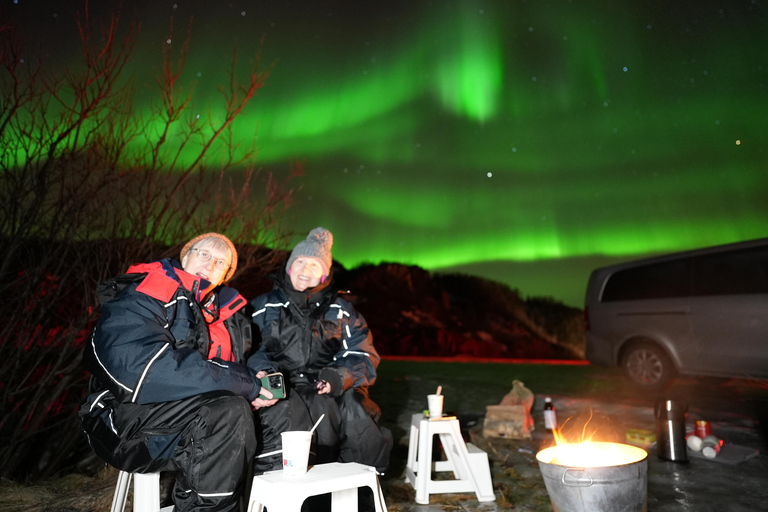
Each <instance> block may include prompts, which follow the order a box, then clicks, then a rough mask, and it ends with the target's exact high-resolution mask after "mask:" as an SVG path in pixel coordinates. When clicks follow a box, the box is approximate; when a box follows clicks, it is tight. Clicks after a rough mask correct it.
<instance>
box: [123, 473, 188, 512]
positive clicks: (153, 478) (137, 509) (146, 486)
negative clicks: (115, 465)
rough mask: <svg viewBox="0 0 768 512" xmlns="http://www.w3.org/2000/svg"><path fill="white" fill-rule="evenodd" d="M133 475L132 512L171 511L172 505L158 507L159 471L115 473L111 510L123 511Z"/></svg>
mask: <svg viewBox="0 0 768 512" xmlns="http://www.w3.org/2000/svg"><path fill="white" fill-rule="evenodd" d="M131 477H133V512H171V511H172V510H173V505H171V506H168V507H163V508H160V473H146V474H142V473H128V472H127V471H121V472H120V474H118V475H117V485H116V486H115V495H114V496H112V508H111V512H123V511H124V510H125V500H126V499H127V498H128V486H130V485H131Z"/></svg>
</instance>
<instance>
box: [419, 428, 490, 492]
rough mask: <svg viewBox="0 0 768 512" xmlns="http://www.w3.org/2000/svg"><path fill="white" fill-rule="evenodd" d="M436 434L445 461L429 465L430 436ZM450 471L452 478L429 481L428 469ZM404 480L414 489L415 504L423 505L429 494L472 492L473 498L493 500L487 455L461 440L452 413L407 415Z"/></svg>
mask: <svg viewBox="0 0 768 512" xmlns="http://www.w3.org/2000/svg"><path fill="white" fill-rule="evenodd" d="M435 434H438V435H440V442H441V443H442V445H443V450H444V451H445V456H446V458H447V459H448V460H441V461H436V462H435V463H434V468H433V467H432V436H434V435H435ZM441 471H452V472H453V474H454V477H455V480H432V472H441ZM405 481H406V482H408V483H409V484H411V485H412V486H413V487H414V489H416V503H419V504H421V505H426V504H428V503H429V495H430V494H440V493H459V492H474V493H475V495H476V496H477V501H494V500H495V499H496V496H495V495H494V494H493V483H492V482H491V469H490V466H489V465H488V454H487V453H485V452H484V451H482V450H481V449H480V448H478V447H476V446H475V445H473V444H472V443H466V444H465V443H464V438H463V437H461V428H460V426H459V420H458V419H456V417H455V416H445V417H442V418H434V419H430V418H427V417H426V416H424V415H423V414H421V413H418V414H414V415H413V416H411V436H410V442H409V444H408V462H407V464H406V467H405Z"/></svg>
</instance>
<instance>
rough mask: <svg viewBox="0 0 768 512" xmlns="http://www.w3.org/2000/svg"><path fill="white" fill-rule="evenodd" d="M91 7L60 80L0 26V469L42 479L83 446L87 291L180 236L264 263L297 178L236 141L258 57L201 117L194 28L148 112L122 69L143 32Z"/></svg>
mask: <svg viewBox="0 0 768 512" xmlns="http://www.w3.org/2000/svg"><path fill="white" fill-rule="evenodd" d="M87 12H88V11H87V4H86V11H85V14H84V15H83V16H82V17H81V18H80V21H79V23H78V25H77V29H78V31H79V36H80V41H81V42H82V62H81V64H80V65H79V66H76V67H70V68H67V69H66V70H65V71H64V72H60V73H56V72H54V71H53V70H49V69H47V68H46V67H45V65H44V64H43V63H41V62H30V61H29V59H24V60H25V62H24V63H23V64H22V60H21V59H20V55H22V50H23V44H22V40H21V38H19V37H17V36H16V35H15V34H14V31H13V30H12V28H10V27H9V26H3V27H0V240H1V241H2V247H3V250H2V252H1V253H0V294H2V296H3V297H5V298H6V301H5V303H6V309H5V315H4V319H3V322H2V324H0V347H1V348H2V354H3V357H2V358H0V375H2V381H1V382H0V404H2V405H1V409H0V413H1V414H0V460H3V461H4V463H3V464H2V467H0V476H3V477H13V478H22V479H35V478H40V477H46V476H49V475H51V474H53V473H55V472H56V471H57V470H58V469H60V468H61V467H62V466H63V465H65V464H67V463H68V462H67V461H68V459H69V458H71V456H72V452H73V449H74V447H75V446H76V445H77V444H78V443H81V441H82V438H81V434H80V432H79V428H78V426H77V424H76V421H75V410H76V407H77V404H78V402H79V401H80V400H81V399H82V396H83V394H84V389H85V385H86V380H87V376H86V374H85V372H84V371H83V370H82V368H81V364H80V359H81V351H82V344H83V342H84V339H85V338H86V336H87V334H88V332H89V330H90V328H91V326H92V324H93V322H94V320H95V318H96V316H97V314H98V307H97V301H96V298H95V289H96V284H97V283H98V282H99V281H101V280H103V279H105V278H106V277H108V276H110V275H114V274H117V273H120V272H124V271H125V270H126V268H127V266H128V265H129V264H130V263H133V262H139V261H152V260H154V259H158V258H160V257H167V256H175V255H177V254H178V251H179V249H180V246H181V244H183V243H184V242H185V241H186V240H188V239H190V238H191V237H193V236H195V235H197V234H200V233H202V232H206V231H214V230H215V231H219V232H222V233H225V234H227V235H228V236H230V238H232V240H233V241H234V242H235V243H236V244H238V245H239V249H240V266H239V269H241V270H244V269H246V268H247V267H249V266H251V267H252V266H254V265H257V266H261V267H263V268H268V267H270V265H272V264H274V255H273V253H272V252H271V251H270V250H266V249H265V247H266V246H267V245H269V246H270V247H276V246H280V245H281V242H282V240H283V239H284V236H285V234H284V233H283V231H282V230H281V228H280V218H281V214H282V212H283V211H284V209H285V208H286V207H287V206H288V204H289V203H290V199H291V190H290V189H289V188H288V187H289V180H290V179H291V178H292V177H293V176H295V175H296V173H299V172H300V168H297V169H294V170H293V172H292V173H291V175H290V176H288V177H284V178H282V179H276V178H275V177H274V176H272V175H271V174H266V173H262V172H259V170H258V169H256V168H255V167H254V163H255V156H256V150H255V147H254V146H253V144H252V143H250V144H247V145H241V144H240V143H239V141H238V140H237V139H235V137H234V136H233V130H232V128H233V123H234V122H235V120H236V119H237V118H238V116H239V115H240V114H241V113H242V112H243V109H244V108H245V107H246V106H247V105H248V104H249V103H250V102H251V100H252V99H253V97H254V95H255V94H256V92H257V91H258V89H259V88H260V87H262V85H263V84H264V80H265V79H266V77H267V75H268V71H262V70H260V69H259V55H256V56H255V57H254V60H253V62H252V63H251V65H250V67H249V68H248V70H247V71H246V72H244V73H241V72H239V71H238V70H239V68H240V65H239V63H238V61H237V56H236V54H234V53H233V56H232V61H231V65H230V66H229V70H228V72H227V75H226V77H227V79H226V82H225V85H222V86H221V87H220V88H219V98H218V101H219V102H220V104H221V106H222V108H221V109H220V110H217V111H216V112H215V113H213V112H214V110H213V109H210V110H209V115H207V116H206V118H205V119H204V120H200V119H198V117H197V116H195V115H193V114H192V112H191V105H192V104H193V100H194V98H193V95H192V93H191V89H190V88H189V84H185V83H183V82H182V80H181V77H182V71H183V69H184V64H185V61H186V54H187V48H188V45H187V42H188V41H189V35H188V36H187V39H186V42H185V43H182V44H181V45H179V46H178V48H179V49H178V51H175V50H174V49H175V48H177V46H171V45H170V44H169V45H167V47H166V48H165V49H164V52H163V55H162V71H161V72H160V73H159V76H158V77H157V81H156V91H155V92H156V93H157V99H156V100H155V102H154V103H152V105H151V107H150V109H149V110H148V113H145V114H142V113H140V112H137V110H136V109H134V105H133V99H134V89H133V87H131V84H130V81H129V80H128V79H127V78H126V77H125V76H124V75H125V73H124V70H125V67H126V65H127V63H128V62H129V61H130V59H131V55H132V50H133V46H134V43H135V41H136V38H137V34H138V30H137V27H136V26H135V25H133V24H127V26H123V24H121V20H120V14H119V13H117V14H115V15H114V16H113V17H112V19H111V20H110V21H109V23H108V24H107V25H106V26H103V27H95V26H94V24H93V23H92V21H91V20H90V19H89V18H88V14H87ZM190 25H191V23H190ZM171 26H172V24H171ZM96 29H98V31H97V30H96ZM118 29H120V30H118ZM174 44H175V43H174ZM241 75H242V76H244V77H245V80H243V81H241V80H240V79H239V78H238V77H239V76H241ZM145 112H147V111H145ZM252 140H255V134H254V137H253V138H252ZM262 187H263V191H260V190H259V189H261V188H262ZM257 192H258V193H257Z"/></svg>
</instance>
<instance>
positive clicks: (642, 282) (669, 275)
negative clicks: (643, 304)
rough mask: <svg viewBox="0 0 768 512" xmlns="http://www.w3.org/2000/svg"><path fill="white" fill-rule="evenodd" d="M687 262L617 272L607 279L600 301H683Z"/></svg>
mask: <svg viewBox="0 0 768 512" xmlns="http://www.w3.org/2000/svg"><path fill="white" fill-rule="evenodd" d="M688 269H689V263H688V260H687V259H680V260H676V261H667V262H664V263H654V264H651V265H643V266H642V267H636V268H628V269H625V270H619V271H618V272H616V273H614V274H613V275H611V277H609V278H608V282H607V283H605V289H604V290H603V296H602V299H601V300H602V301H603V302H611V301H617V300H644V299H668V298H673V297H685V296H687V295H688V293H689V290H690V287H689V281H688V276H689V272H688Z"/></svg>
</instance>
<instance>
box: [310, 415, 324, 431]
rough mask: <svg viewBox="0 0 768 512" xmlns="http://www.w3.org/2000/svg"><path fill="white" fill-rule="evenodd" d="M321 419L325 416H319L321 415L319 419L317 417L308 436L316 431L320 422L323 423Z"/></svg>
mask: <svg viewBox="0 0 768 512" xmlns="http://www.w3.org/2000/svg"><path fill="white" fill-rule="evenodd" d="M323 418H325V414H321V415H320V417H319V418H317V421H316V422H315V424H314V425H313V426H312V430H310V431H309V433H310V434H311V433H312V432H314V431H315V429H316V428H317V426H318V425H319V424H320V422H321V421H323Z"/></svg>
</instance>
